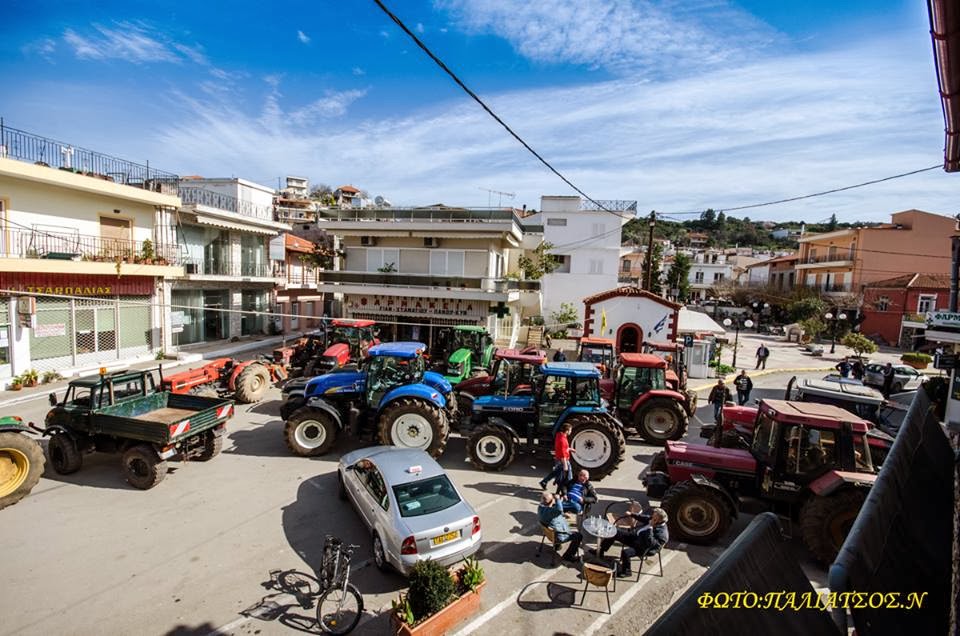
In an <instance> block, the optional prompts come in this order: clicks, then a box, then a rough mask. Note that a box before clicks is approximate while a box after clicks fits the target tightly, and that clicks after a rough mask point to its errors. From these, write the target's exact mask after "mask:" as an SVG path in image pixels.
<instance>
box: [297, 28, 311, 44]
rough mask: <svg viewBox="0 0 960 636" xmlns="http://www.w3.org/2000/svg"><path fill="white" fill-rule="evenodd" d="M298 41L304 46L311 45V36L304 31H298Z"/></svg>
mask: <svg viewBox="0 0 960 636" xmlns="http://www.w3.org/2000/svg"><path fill="white" fill-rule="evenodd" d="M297 39H298V40H300V42H301V43H303V44H310V36H309V35H307V34H306V33H304V32H303V31H297Z"/></svg>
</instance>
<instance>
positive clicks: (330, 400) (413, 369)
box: [281, 342, 456, 457]
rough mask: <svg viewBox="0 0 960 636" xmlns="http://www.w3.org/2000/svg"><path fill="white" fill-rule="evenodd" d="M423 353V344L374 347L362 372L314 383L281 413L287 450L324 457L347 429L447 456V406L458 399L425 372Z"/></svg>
mask: <svg viewBox="0 0 960 636" xmlns="http://www.w3.org/2000/svg"><path fill="white" fill-rule="evenodd" d="M424 349H426V345H424V344H422V343H419V342H391V343H386V344H378V345H374V346H372V347H370V349H369V350H368V352H367V354H368V355H367V358H366V359H365V360H364V361H363V362H362V363H361V365H360V366H359V368H357V369H349V368H340V369H334V370H333V371H332V372H330V373H327V374H325V375H321V376H317V377H315V378H312V379H311V380H310V381H309V382H308V383H307V384H306V386H305V388H304V394H303V395H302V396H297V397H291V399H295V400H296V401H295V402H294V403H293V404H291V403H290V401H289V400H288V403H287V404H284V407H285V408H284V409H282V410H281V416H282V417H283V419H284V422H285V426H284V437H285V439H286V442H287V447H289V448H290V450H291V451H292V452H293V453H295V454H297V455H300V456H303V457H310V456H315V455H323V454H324V453H327V452H329V451H330V450H331V449H332V448H333V446H334V444H335V443H336V441H337V437H338V436H339V435H340V434H341V432H343V431H345V430H348V431H349V433H350V434H351V435H353V436H354V437H357V438H367V439H372V440H373V441H377V442H379V443H381V444H393V445H396V446H405V447H409V448H419V449H421V450H424V451H426V452H428V453H430V454H431V455H432V456H434V457H439V456H440V455H442V454H443V449H444V447H446V445H447V437H448V435H449V431H450V410H449V408H448V402H453V403H454V405H455V403H456V400H454V399H453V388H452V387H451V386H450V384H449V383H447V382H446V381H445V380H443V378H442V377H441V376H439V375H437V374H435V373H430V372H427V371H426V370H425V366H426V365H425V362H424V358H423V351H424ZM428 375H429V376H432V377H430V378H429V380H430V382H431V383H432V384H428V382H427V380H428V377H426V376H428Z"/></svg>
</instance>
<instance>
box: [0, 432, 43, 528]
mask: <svg viewBox="0 0 960 636" xmlns="http://www.w3.org/2000/svg"><path fill="white" fill-rule="evenodd" d="M32 432H34V431H32V430H31V429H29V428H27V426H26V425H25V424H24V423H23V420H22V419H20V418H19V417H17V416H16V415H7V416H4V417H0V510H3V509H4V508H6V507H7V506H12V505H13V504H15V503H17V502H18V501H20V500H21V499H23V498H24V497H26V496H27V495H29V494H30V491H31V490H33V487H34V486H36V485H37V482H39V481H40V477H41V475H43V466H44V463H45V459H44V457H43V447H41V446H40V444H39V443H38V442H37V441H36V440H34V439H32V438H29V437H27V435H26V434H27V433H32Z"/></svg>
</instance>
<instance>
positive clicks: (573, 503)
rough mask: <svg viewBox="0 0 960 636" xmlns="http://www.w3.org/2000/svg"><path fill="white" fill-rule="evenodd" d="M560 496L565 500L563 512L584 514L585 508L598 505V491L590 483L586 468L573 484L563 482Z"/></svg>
mask: <svg viewBox="0 0 960 636" xmlns="http://www.w3.org/2000/svg"><path fill="white" fill-rule="evenodd" d="M560 495H561V497H562V498H563V504H562V505H563V511H564V512H575V513H577V514H580V513H581V512H583V508H584V506H587V505H590V504H595V503H597V491H596V490H594V488H593V484H591V483H590V472H589V471H587V470H586V469H585V468H584V469H581V470H580V472H579V473H577V479H576V480H575V481H573V482H563V483H562V484H561V485H560Z"/></svg>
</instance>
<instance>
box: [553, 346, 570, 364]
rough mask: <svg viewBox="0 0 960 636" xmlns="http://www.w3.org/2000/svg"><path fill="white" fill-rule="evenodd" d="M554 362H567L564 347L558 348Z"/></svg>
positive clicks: (554, 355)
mask: <svg viewBox="0 0 960 636" xmlns="http://www.w3.org/2000/svg"><path fill="white" fill-rule="evenodd" d="M553 361H554V362H566V361H567V355H566V354H565V353H564V352H563V350H562V349H557V351H556V353H554V354H553Z"/></svg>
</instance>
